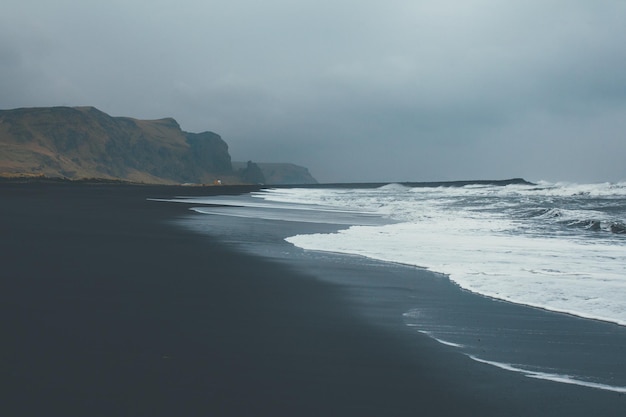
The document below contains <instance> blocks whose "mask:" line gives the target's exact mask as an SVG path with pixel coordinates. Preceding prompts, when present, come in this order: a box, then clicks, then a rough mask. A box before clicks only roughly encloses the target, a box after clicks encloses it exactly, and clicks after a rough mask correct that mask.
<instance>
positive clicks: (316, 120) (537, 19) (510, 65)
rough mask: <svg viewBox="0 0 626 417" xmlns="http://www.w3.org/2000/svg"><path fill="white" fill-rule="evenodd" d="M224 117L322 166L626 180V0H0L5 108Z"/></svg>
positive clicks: (402, 175)
mask: <svg viewBox="0 0 626 417" xmlns="http://www.w3.org/2000/svg"><path fill="white" fill-rule="evenodd" d="M55 105H68V106H77V105H93V106H95V107H98V108H99V109H101V110H103V111H105V112H107V113H109V114H110V115H113V116H130V117H136V118H142V119H156V118H161V117H168V116H171V117H174V118H175V119H176V120H178V122H179V123H180V124H181V126H182V128H183V129H184V130H187V131H190V132H200V131H204V130H211V131H214V132H217V133H219V134H220V135H221V136H222V137H223V138H224V140H226V142H227V143H228V144H229V146H230V152H231V155H232V156H233V159H235V160H248V159H252V160H255V161H260V162H293V163H297V164H300V165H304V166H307V167H308V168H309V169H310V171H311V173H312V174H313V175H314V176H315V177H316V178H317V179H318V180H320V181H322V182H335V181H422V180H423V181H426V180H450V179H477V178H479V179H483V178H489V179H491V178H509V177H518V176H521V177H525V178H527V179H530V180H540V179H545V180H551V181H577V182H584V181H588V182H600V181H611V182H616V181H624V180H626V1H624V0H613V1H611V0H606V1H605V0H562V1H557V0H554V1H552V0H524V1H517V0H508V1H503V0H455V1H453V0H436V1H434V0H430V1H423V0H384V1H383V0H379V1H373V0H332V1H331V0H291V1H288V0H264V1H258V0H176V1H173V0H135V1H133V0H124V1H120V0H107V1H106V2H105V1H97V2H96V1H90V0H55V1H49V0H3V5H2V12H1V13H0V108H2V109H10V108H16V107H34V106H55Z"/></svg>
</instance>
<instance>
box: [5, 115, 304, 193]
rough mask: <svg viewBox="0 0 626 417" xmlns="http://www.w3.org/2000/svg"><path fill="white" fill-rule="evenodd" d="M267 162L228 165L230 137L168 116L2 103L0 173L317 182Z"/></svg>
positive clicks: (167, 180)
mask: <svg viewBox="0 0 626 417" xmlns="http://www.w3.org/2000/svg"><path fill="white" fill-rule="evenodd" d="M271 166H272V171H271V173H272V175H271V176H268V178H265V176H264V175H263V172H264V171H263V169H261V168H259V166H258V165H256V164H255V163H253V162H249V163H248V164H246V165H245V166H240V165H238V166H237V167H235V168H233V164H232V162H231V157H230V154H229V152H228V144H227V143H226V142H225V141H224V140H223V139H222V138H221V137H220V136H219V135H218V134H216V133H213V132H209V131H207V132H201V133H190V132H185V131H183V130H182V129H181V127H180V126H179V124H178V123H177V122H176V120H174V119H172V118H164V119H158V120H138V119H133V118H130V117H112V116H109V115H108V114H106V113H104V112H102V111H100V110H98V109H96V108H94V107H43V108H21V109H14V110H0V176H2V177H49V178H66V179H71V180H79V179H91V178H94V179H95V178H97V179H108V180H122V181H131V182H139V183H150V184H182V183H195V184H213V183H217V182H218V181H219V182H221V183H222V184H229V183H246V182H251V181H250V179H252V180H253V182H259V183H267V184H298V183H301V184H306V183H315V182H316V181H315V179H314V178H313V177H312V176H311V175H310V174H309V172H308V170H307V169H306V168H303V167H297V166H294V165H293V164H271ZM294 167H296V168H294ZM259 173H260V175H259Z"/></svg>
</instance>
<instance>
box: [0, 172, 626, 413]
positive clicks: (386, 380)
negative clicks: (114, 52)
mask: <svg viewBox="0 0 626 417" xmlns="http://www.w3.org/2000/svg"><path fill="white" fill-rule="evenodd" d="M246 190H247V189H245V188H239V189H238V188H231V187H219V188H217V187H216V188H203V189H199V188H184V189H181V188H177V187H152V186H127V185H105V184H101V185H81V184H35V183H33V184H10V183H5V184H0V263H1V274H2V277H1V280H0V309H1V311H0V313H1V329H2V334H3V338H2V345H1V346H2V348H1V353H2V365H1V368H0V374H1V375H2V377H1V378H2V389H1V390H0V415H2V416H590V415H597V416H621V415H623V412H624V411H623V410H624V409H625V407H626V399H625V398H624V395H622V394H618V393H614V392H606V391H602V390H596V389H589V388H585V387H578V386H573V385H566V384H558V383H554V382H550V381H542V380H535V379H530V378H526V377H524V376H522V375H519V374H515V373H511V372H506V371H503V370H500V369H497V368H494V367H490V366H486V365H484V364H480V363H478V362H475V361H472V360H471V359H469V358H467V357H466V356H463V355H461V354H458V353H456V352H454V351H452V350H450V349H447V348H446V347H445V346H443V345H441V344H439V343H437V342H436V341H434V340H432V339H430V338H428V337H426V336H424V335H420V334H418V333H416V332H414V331H411V329H410V328H408V327H407V326H404V325H403V324H402V322H401V318H398V319H397V320H396V319H394V317H395V316H394V315H392V314H388V312H389V311H392V310H394V308H392V307H390V309H385V308H384V306H383V307H380V309H379V310H378V311H369V312H368V311H366V309H365V310H364V308H363V300H360V299H359V298H358V297H355V296H354V293H350V294H348V293H347V292H346V291H345V289H344V287H343V286H341V285H334V284H331V283H329V282H328V281H333V280H328V281H326V280H320V279H318V278H316V276H315V274H312V273H311V271H308V270H307V268H306V267H305V266H303V267H301V268H298V267H297V265H298V264H297V263H295V264H293V265H289V264H286V263H284V262H279V261H276V260H273V259H267V258H263V257H260V256H255V255H252V254H249V253H246V252H242V251H238V250H236V249H235V248H233V247H232V246H230V245H225V244H224V243H223V242H222V241H220V239H218V238H217V237H210V236H204V235H201V234H197V233H192V232H189V231H186V230H185V229H184V228H182V227H177V226H176V225H174V224H172V220H173V219H176V218H178V217H182V216H186V215H187V210H186V209H187V208H188V206H186V205H185V204H172V203H164V202H156V201H148V200H147V198H167V197H171V196H175V195H180V194H184V195H192V194H197V195H207V194H209V193H224V192H243V191H246ZM224 221H231V222H237V219H235V218H233V219H230V220H224ZM303 265H304V264H303ZM350 268H351V270H350V271H349V273H346V271H342V270H341V269H340V268H336V267H335V266H334V265H333V264H332V263H326V264H325V263H324V262H323V261H320V263H319V264H318V265H317V273H318V274H319V273H320V271H321V273H323V274H338V275H342V274H345V275H346V276H356V275H359V274H362V275H363V276H367V275H368V274H374V273H380V270H376V269H370V268H368V265H367V263H364V264H363V265H362V266H360V267H359V266H358V264H357V263H355V264H354V265H353V266H351V267H350ZM359 268H361V269H359ZM387 290H389V289H381V291H387ZM368 291H369V292H368V294H370V295H371V291H370V290H368ZM422 291H424V292H426V291H427V289H422ZM420 296H423V297H424V298H425V299H427V298H428V294H426V293H425V294H418V298H419V297H420ZM378 313H379V314H378ZM554 326H558V323H556V324H554Z"/></svg>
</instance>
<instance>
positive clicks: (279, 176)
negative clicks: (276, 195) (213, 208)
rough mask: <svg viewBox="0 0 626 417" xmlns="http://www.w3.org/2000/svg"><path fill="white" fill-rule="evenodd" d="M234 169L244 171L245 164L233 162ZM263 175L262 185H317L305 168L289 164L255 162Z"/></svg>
mask: <svg viewBox="0 0 626 417" xmlns="http://www.w3.org/2000/svg"><path fill="white" fill-rule="evenodd" d="M232 164H233V168H234V169H236V170H237V169H245V168H246V163H245V162H233V163H232ZM256 165H257V166H258V167H259V169H260V170H261V173H262V174H263V179H264V183H265V184H268V185H297V184H301V185H303V184H317V180H316V179H315V178H313V176H312V175H311V173H310V172H309V170H308V169H307V168H305V167H302V166H298V165H294V164H289V163H268V162H257V163H256Z"/></svg>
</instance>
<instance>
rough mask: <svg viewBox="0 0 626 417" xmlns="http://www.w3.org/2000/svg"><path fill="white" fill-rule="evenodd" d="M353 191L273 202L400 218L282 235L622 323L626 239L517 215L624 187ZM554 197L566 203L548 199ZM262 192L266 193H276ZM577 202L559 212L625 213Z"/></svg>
mask: <svg viewBox="0 0 626 417" xmlns="http://www.w3.org/2000/svg"><path fill="white" fill-rule="evenodd" d="M350 191H351V192H350V193H348V192H347V191H346V190H319V189H317V190H306V191H303V192H302V194H301V195H300V194H299V193H300V191H298V190H293V189H292V190H289V191H286V192H282V191H281V192H280V193H279V199H280V200H281V201H282V200H285V201H290V202H292V203H293V202H297V201H298V199H301V200H300V201H306V202H307V203H309V204H325V205H333V204H334V205H337V206H340V207H344V206H352V205H354V206H356V207H359V208H363V209H367V210H370V211H374V210H375V211H377V212H378V213H380V214H381V215H383V216H386V217H389V218H392V219H394V220H397V221H399V223H395V224H387V225H379V226H353V227H350V228H349V229H347V230H341V231H339V232H337V233H332V234H312V235H296V236H292V237H290V238H288V239H287V241H288V242H290V243H292V244H294V245H296V246H298V247H301V248H304V249H309V250H320V251H330V252H338V253H348V254H353V255H362V256H367V257H371V258H375V259H379V260H383V261H389V262H396V263H404V264H409V265H415V266H419V267H424V268H427V269H430V270H432V271H435V272H440V273H444V274H447V275H449V276H450V279H452V280H453V281H455V282H456V283H458V284H459V285H460V286H461V287H463V288H465V289H467V290H470V291H473V292H476V293H479V294H483V295H486V296H489V297H493V298H498V299H502V300H506V301H511V302H515V303H520V304H526V305H530V306H534V307H539V308H544V309H548V310H553V311H559V312H564V313H568V314H574V315H578V316H581V317H587V318H592V319H599V320H605V321H611V322H615V323H618V324H621V325H626V236H624V235H615V234H612V233H608V232H603V233H596V234H592V233H591V232H589V231H587V230H583V229H582V228H581V229H580V230H579V229H576V228H571V230H569V229H565V228H563V227H562V226H560V225H559V224H553V223H551V222H550V221H546V220H545V219H529V220H526V219H523V218H521V217H519V213H523V212H524V210H528V208H529V207H530V208H532V207H536V206H537V204H541V205H542V206H544V207H548V208H549V207H551V205H552V206H557V205H559V204H565V205H567V204H569V201H570V200H569V199H571V198H578V197H579V196H581V195H583V196H589V195H593V196H600V197H602V198H604V199H605V200H603V201H604V203H603V204H605V205H610V204H613V205H616V206H619V205H620V204H621V205H623V201H624V199H625V198H626V185H625V184H617V185H610V184H600V185H575V186H562V185H549V184H546V183H544V184H542V185H540V186H538V187H536V186H520V185H515V186H507V187H492V186H478V187H459V188H442V187H439V188H406V187H404V188H400V187H388V188H384V189H381V188H379V189H361V190H350ZM555 196H556V197H558V198H559V199H563V198H564V199H565V200H564V202H562V201H560V200H559V201H558V202H554V201H551V200H550V199H551V198H553V197H555ZM263 198H264V199H272V198H274V194H271V193H270V194H268V195H264V196H263ZM583 203H584V201H583V202H582V203H580V201H579V205H581V204H582V207H577V208H568V209H563V210H562V213H566V219H567V220H568V221H571V220H572V219H575V218H581V217H583V216H592V217H593V216H595V217H598V218H601V219H602V220H603V221H606V222H609V221H616V222H622V223H624V219H623V218H609V215H608V214H607V213H599V214H598V213H595V210H585V207H584V204H583ZM618 214H619V213H618ZM513 215H518V218H514V217H512V216H513ZM621 215H622V216H623V212H622V213H621ZM564 217H565V215H563V214H561V215H560V216H557V218H556V220H555V221H558V220H563V218H564ZM581 231H582V232H581Z"/></svg>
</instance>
